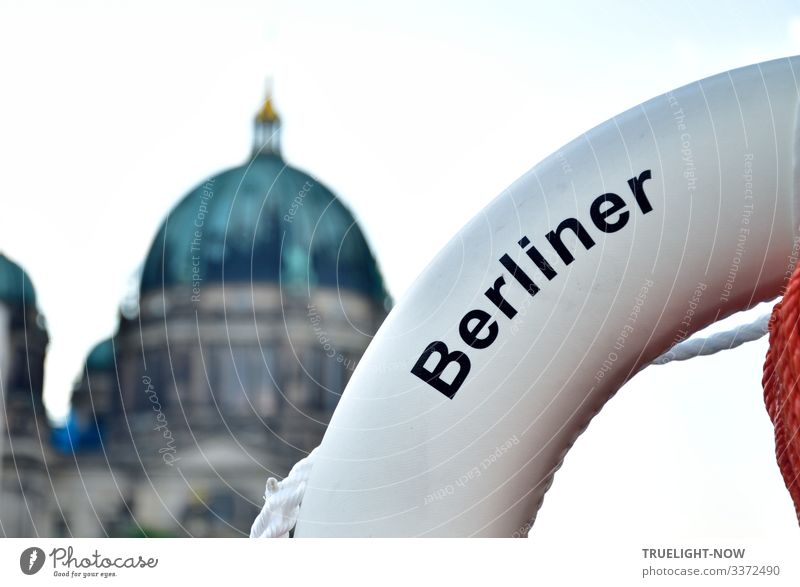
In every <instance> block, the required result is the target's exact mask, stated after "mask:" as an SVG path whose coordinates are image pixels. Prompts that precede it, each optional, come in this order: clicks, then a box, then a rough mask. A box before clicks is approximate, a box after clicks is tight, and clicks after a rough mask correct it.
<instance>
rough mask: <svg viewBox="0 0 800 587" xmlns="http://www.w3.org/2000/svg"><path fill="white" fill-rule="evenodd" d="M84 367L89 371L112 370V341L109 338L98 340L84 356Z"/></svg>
mask: <svg viewBox="0 0 800 587" xmlns="http://www.w3.org/2000/svg"><path fill="white" fill-rule="evenodd" d="M86 368H87V369H88V370H89V371H113V370H114V343H113V342H111V339H110V338H107V339H105V340H103V341H101V342H98V343H97V344H96V345H95V346H94V348H92V351H91V352H90V353H89V356H88V357H87V358H86Z"/></svg>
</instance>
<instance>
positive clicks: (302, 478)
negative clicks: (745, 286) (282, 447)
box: [250, 313, 771, 538]
mask: <svg viewBox="0 0 800 587" xmlns="http://www.w3.org/2000/svg"><path fill="white" fill-rule="evenodd" d="M770 315H771V314H769V313H768V314H765V315H763V316H760V317H759V318H758V319H756V320H755V321H754V322H751V323H750V324H745V325H742V326H737V327H736V328H732V329H730V330H726V331H724V332H718V333H716V334H712V335H711V336H709V337H707V338H690V339H689V340H685V341H683V342H680V343H678V344H676V345H675V346H674V347H672V348H671V349H670V350H668V351H667V352H666V353H664V354H663V355H661V356H660V357H657V358H656V359H655V360H653V362H652V363H650V364H651V365H666V364H667V363H671V362H672V361H685V360H687V359H693V358H694V357H701V356H706V355H713V354H714V353H718V352H720V351H724V350H728V349H732V348H736V347H738V346H740V345H742V344H744V343H746V342H750V341H753V340H758V339H759V338H761V337H762V336H764V335H765V334H767V332H769V318H770ZM316 451H317V449H314V450H312V451H311V452H310V453H309V454H308V456H307V457H305V458H304V459H301V460H299V461H297V463H296V464H295V466H294V467H292V470H291V471H290V472H289V475H288V476H287V477H286V478H285V479H284V480H283V481H280V482H278V481H277V480H276V479H275V478H274V477H270V478H269V479H268V480H267V490H266V492H265V493H264V499H265V502H264V507H263V509H262V510H261V513H260V514H258V517H257V518H256V520H255V522H253V527H252V528H251V529H250V538H286V537H288V536H289V532H290V531H291V530H292V528H294V526H295V524H296V523H297V516H298V514H299V513H300V504H301V503H302V501H303V495H304V494H305V492H306V483H308V478H309V476H310V475H311V469H312V467H313V466H314V458H315V453H316Z"/></svg>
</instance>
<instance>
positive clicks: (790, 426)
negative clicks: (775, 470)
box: [762, 266, 800, 522]
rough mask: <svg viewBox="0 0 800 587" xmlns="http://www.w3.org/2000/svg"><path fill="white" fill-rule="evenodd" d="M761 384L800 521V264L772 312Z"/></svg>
mask: <svg viewBox="0 0 800 587" xmlns="http://www.w3.org/2000/svg"><path fill="white" fill-rule="evenodd" d="M762 384H763V386H764V401H765V402H766V404H767V412H768V413H769V417H770V418H771V419H772V423H773V424H774V425H775V455H776V456H777V458H778V466H779V467H780V469H781V473H782V474H783V480H784V482H785V483H786V488H787V489H788V490H789V494H790V495H791V496H792V500H793V501H794V509H795V512H796V513H797V520H798V522H800V391H798V386H800V266H798V268H797V269H796V270H795V271H794V273H793V274H792V277H791V279H790V280H789V285H788V287H787V288H786V293H785V294H784V296H783V300H781V302H780V303H778V304H776V306H775V308H774V309H773V311H772V317H771V318H770V322H769V351H767V359H766V361H765V362H764V377H763V379H762Z"/></svg>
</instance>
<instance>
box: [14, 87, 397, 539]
mask: <svg viewBox="0 0 800 587" xmlns="http://www.w3.org/2000/svg"><path fill="white" fill-rule="evenodd" d="M254 136H255V139H254V148H253V153H252V157H250V158H249V159H248V160H247V161H246V162H245V163H244V164H243V165H241V166H239V167H235V168H233V169H229V170H226V171H223V172H222V173H219V174H217V175H215V176H213V177H211V178H208V179H207V180H205V181H203V182H202V183H201V184H200V185H198V186H197V187H196V188H195V189H194V190H192V191H191V192H190V193H189V194H188V195H186V196H185V197H184V198H183V199H182V200H181V201H180V202H179V203H178V204H177V205H176V206H175V207H174V208H173V209H172V210H171V211H170V212H169V214H168V216H167V217H166V219H165V220H164V222H163V224H162V225H161V227H160V228H159V230H158V232H157V233H156V236H155V238H154V240H153V243H152V245H151V248H150V251H149V253H148V255H147V257H146V259H145V261H144V264H143V268H142V271H141V279H140V284H139V291H138V296H137V297H138V299H137V302H136V303H135V304H127V305H124V306H123V307H122V308H121V311H120V315H119V327H118V329H117V331H116V333H115V334H114V335H113V336H112V337H111V338H109V339H107V340H104V341H102V342H100V343H98V344H97V345H96V346H95V348H94V349H92V350H91V352H90V353H89V354H88V356H87V359H86V361H85V365H84V366H83V369H82V372H81V374H80V376H79V378H78V379H77V382H76V384H75V387H74V389H73V392H72V399H71V411H70V414H69V418H68V420H67V422H66V424H65V425H63V426H60V427H58V428H56V429H55V430H54V431H53V433H52V438H53V442H52V443H49V442H44V443H40V445H41V447H44V446H45V445H47V446H46V449H47V450H46V451H45V450H43V449H42V448H40V445H37V447H36V448H37V450H38V451H39V453H41V454H40V455H39V460H40V461H41V463H42V465H43V467H40V469H42V470H44V471H48V472H49V474H50V476H51V477H52V488H48V487H46V490H45V491H43V495H44V500H45V502H49V503H48V504H47V508H46V509H47V510H48V512H49V513H48V514H47V516H48V520H47V524H46V530H38V529H37V530H36V531H31V529H30V528H27V529H22V527H20V528H21V529H20V532H21V533H22V534H21V535H33V534H36V533H38V535H42V536H47V535H55V536H76V537H77V536H244V535H247V534H248V532H249V527H250V524H251V523H252V521H253V519H254V517H255V516H256V514H257V513H258V510H259V509H260V507H261V505H262V503H263V492H264V485H265V481H266V478H267V477H269V476H274V477H278V478H281V477H283V476H285V475H286V474H287V473H288V471H289V469H290V468H291V466H292V465H293V464H294V463H295V462H296V461H298V460H299V459H300V458H302V457H303V456H305V455H306V454H307V453H308V452H309V451H310V450H311V449H313V448H314V447H315V446H316V445H317V444H319V442H320V441H321V439H322V435H323V433H324V431H325V428H326V425H327V423H328V422H329V420H330V417H331V415H332V413H333V410H334V408H335V407H336V405H337V403H338V400H339V397H340V395H341V393H342V391H343V390H344V387H345V385H346V384H347V381H348V379H349V377H350V374H351V373H352V371H353V369H354V368H355V366H356V365H357V363H358V361H359V359H360V357H361V355H362V353H363V352H364V350H365V349H366V347H367V345H368V344H369V342H370V340H371V337H372V336H373V335H374V333H375V331H376V330H377V328H378V327H379V326H380V324H381V322H382V321H383V319H384V318H385V316H386V313H387V311H388V308H389V303H390V302H389V297H388V295H387V293H386V289H385V287H384V284H383V280H382V277H381V274H380V271H379V269H378V265H377V263H376V261H375V258H374V256H373V254H372V252H371V250H370V248H369V246H368V244H367V242H366V240H365V238H364V236H363V234H362V232H361V230H360V228H359V226H358V224H357V223H356V221H355V219H354V217H353V215H352V214H351V212H350V211H349V210H348V209H347V208H346V207H345V206H344V205H343V204H342V202H341V201H340V200H339V199H338V198H337V197H336V196H335V195H334V194H333V193H332V192H331V191H330V190H328V189H327V188H326V187H325V186H324V185H323V184H322V183H320V182H319V181H318V180H317V179H316V178H315V177H313V176H311V175H309V174H306V173H304V172H302V171H300V170H298V169H296V168H294V167H292V166H290V165H288V164H287V163H286V162H285V161H284V159H283V157H282V155H281V151H280V120H279V118H278V116H277V115H276V113H275V112H274V110H273V107H272V103H271V101H270V100H267V101H266V102H265V104H264V107H263V108H262V110H261V111H260V112H259V114H258V116H257V117H256V122H255V135H254ZM29 320H34V322H35V321H36V320H35V317H30V318H29ZM42 323H43V322H42ZM41 336H42V337H43V338H41V340H39V339H37V340H38V342H37V344H38V346H36V347H35V350H36V352H40V351H41V355H42V357H43V356H44V355H43V353H44V346H45V345H46V340H47V338H46V336H47V335H46V332H44V331H43V332H42V335H41ZM13 362H14V364H15V365H16V364H17V359H16V358H14V359H13ZM29 395H30V394H29ZM33 395H36V394H33ZM37 397H39V400H38V401H39V403H41V384H39V386H38V396H37ZM31 409H33V408H31ZM37 409H39V410H40V412H41V407H39V408H37ZM42 414H43V412H42ZM43 426H44V427H45V430H46V429H47V428H46V427H47V423H46V421H44V420H43ZM28 435H29V436H30V434H28ZM9 436H13V434H12V430H11V429H10V428H9ZM34 444H36V443H35V442H34ZM15 452H16V449H15ZM45 453H46V454H45ZM5 495H6V491H5V485H4V490H3V493H2V495H0V497H1V498H2V499H3V501H5ZM3 515H5V514H3ZM3 522H5V520H4V519H3ZM42 528H45V526H42ZM6 534H7V535H10V534H8V532H6Z"/></svg>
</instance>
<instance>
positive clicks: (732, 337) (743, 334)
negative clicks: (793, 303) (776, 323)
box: [650, 312, 772, 365]
mask: <svg viewBox="0 0 800 587" xmlns="http://www.w3.org/2000/svg"><path fill="white" fill-rule="evenodd" d="M771 315H772V313H771V312H769V313H767V314H764V315H763V316H759V317H758V318H757V319H756V320H754V321H753V322H751V323H750V324H743V325H741V326H737V327H736V328H731V329H730V330H726V331H724V332H717V333H715V334H712V335H711V336H709V337H707V338H690V339H689V340H684V341H683V342H679V343H678V344H676V345H675V346H674V347H672V348H671V349H669V350H668V351H667V352H666V353H664V354H663V355H661V356H660V357H657V358H656V359H654V360H653V362H652V363H650V364H651V365H666V364H667V363H671V362H672V361H686V360H687V359H693V358H694V357H703V356H706V355H713V354H714V353H718V352H720V351H726V350H728V349H733V348H736V347H737V346H740V345H743V344H744V343H746V342H751V341H754V340H758V339H759V338H761V337H762V336H764V335H765V334H767V333H768V332H769V318H770V316H771Z"/></svg>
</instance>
